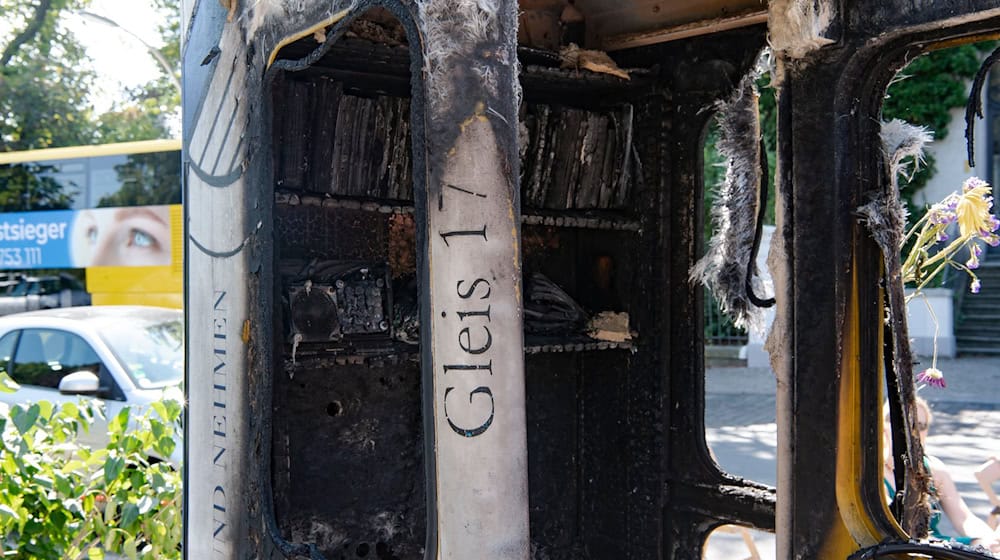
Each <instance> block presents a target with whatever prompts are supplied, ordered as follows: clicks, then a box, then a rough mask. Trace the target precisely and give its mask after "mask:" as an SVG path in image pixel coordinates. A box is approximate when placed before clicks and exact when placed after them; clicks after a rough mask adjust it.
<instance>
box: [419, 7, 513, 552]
mask: <svg viewBox="0 0 1000 560" xmlns="http://www.w3.org/2000/svg"><path fill="white" fill-rule="evenodd" d="M516 9H517V5H516V2H514V1H513V0H499V1H492V2H475V1H470V0H453V1H447V2H441V1H436V2H426V3H424V4H420V15H421V22H420V25H421V27H422V32H423V42H422V44H421V49H422V53H423V57H424V75H425V81H424V91H423V95H424V101H425V103H426V104H427V111H426V116H425V119H424V121H423V125H424V126H425V127H426V128H425V135H424V139H425V145H424V149H425V150H426V152H425V153H426V156H425V158H426V163H427V166H426V169H427V171H426V173H427V175H426V189H425V191H424V193H420V194H418V196H417V199H416V201H417V212H418V215H419V214H423V215H424V225H423V227H422V228H420V233H419V234H418V247H426V249H425V252H424V251H421V252H420V253H419V254H418V274H419V277H420V279H421V280H422V281H421V282H420V283H419V284H418V285H420V286H422V289H423V293H422V296H421V297H422V299H423V300H424V305H423V306H422V311H421V325H422V327H423V328H422V330H421V342H422V344H421V365H422V368H423V380H424V387H423V390H424V395H425V397H424V398H425V401H424V411H425V414H426V416H425V419H424V421H425V426H426V428H425V431H424V441H425V444H426V447H425V449H426V457H427V460H428V461H427V476H428V486H427V488H428V531H427V552H426V554H427V557H431V558H440V559H454V560H461V559H466V558H484V559H485V558H489V559H496V560H507V559H510V560H514V559H527V558H528V556H529V542H528V471H527V469H528V464H527V443H526V431H525V430H526V427H525V421H526V420H525V392H524V354H523V345H524V343H523V332H524V331H523V327H522V312H521V308H522V305H523V296H522V290H521V261H520V213H521V210H520V201H519V189H518V185H519V183H518V150H517V134H518V127H517V107H518V101H519V100H520V97H521V95H520V85H519V83H518V81H517V53H516V36H517V23H516V22H517V20H516V15H515V14H516Z"/></svg>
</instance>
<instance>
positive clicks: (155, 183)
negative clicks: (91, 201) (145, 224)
mask: <svg viewBox="0 0 1000 560" xmlns="http://www.w3.org/2000/svg"><path fill="white" fill-rule="evenodd" d="M180 168H181V158H180V157H179V156H178V155H177V153H176V152H160V153H153V154H135V155H131V156H129V157H128V161H127V162H126V163H124V164H122V165H118V166H115V172H116V173H117V174H118V182H119V183H121V185H122V187H121V188H120V189H118V191H116V192H114V193H112V194H109V195H107V196H104V197H101V199H100V200H99V201H98V202H97V205H98V206H99V207H106V206H147V205H158V204H180V202H181V186H180V183H178V182H177V180H176V179H177V177H180V175H181V169H180Z"/></svg>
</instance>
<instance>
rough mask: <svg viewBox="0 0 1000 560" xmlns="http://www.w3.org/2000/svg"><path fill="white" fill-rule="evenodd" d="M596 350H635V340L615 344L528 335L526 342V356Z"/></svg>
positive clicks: (607, 341) (587, 339)
mask: <svg viewBox="0 0 1000 560" xmlns="http://www.w3.org/2000/svg"><path fill="white" fill-rule="evenodd" d="M595 350H629V351H634V350H635V341H634V340H623V341H621V342H615V341H610V340H597V339H594V338H590V337H589V336H583V335H578V336H574V337H562V336H545V337H542V336H532V335H526V336H525V340H524V353H525V354H545V353H549V352H590V351H595Z"/></svg>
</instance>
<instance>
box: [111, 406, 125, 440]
mask: <svg viewBox="0 0 1000 560" xmlns="http://www.w3.org/2000/svg"><path fill="white" fill-rule="evenodd" d="M129 412H130V410H129V408H128V407H125V408H123V409H122V410H121V412H119V413H118V414H116V415H115V417H114V419H112V420H111V421H110V422H108V432H109V433H111V434H113V435H120V434H124V433H125V432H126V428H128V417H129Z"/></svg>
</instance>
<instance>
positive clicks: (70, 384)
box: [59, 370, 101, 395]
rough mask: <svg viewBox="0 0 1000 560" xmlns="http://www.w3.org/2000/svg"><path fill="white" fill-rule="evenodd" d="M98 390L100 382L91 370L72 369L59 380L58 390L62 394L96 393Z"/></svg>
mask: <svg viewBox="0 0 1000 560" xmlns="http://www.w3.org/2000/svg"><path fill="white" fill-rule="evenodd" d="M100 390H101V382H100V380H98V379H97V376H96V375H94V372H92V371H87V370H81V371H74V372H73V373H70V374H68V375H66V376H65V377H63V378H62V379H61V380H60V381H59V392H60V393H62V394H64V395H96V394H97V393H98V392H100Z"/></svg>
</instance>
